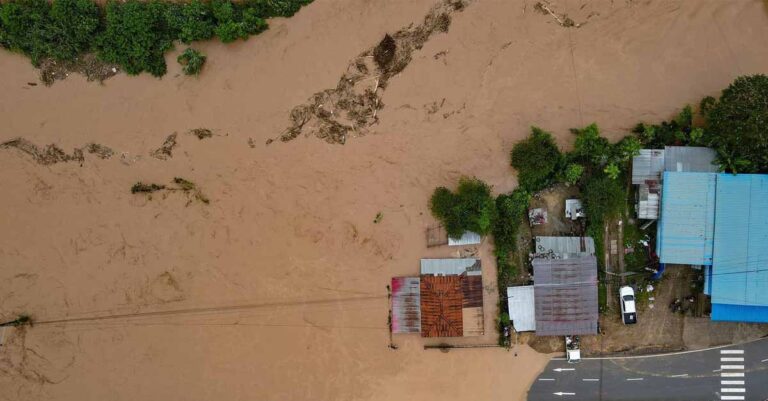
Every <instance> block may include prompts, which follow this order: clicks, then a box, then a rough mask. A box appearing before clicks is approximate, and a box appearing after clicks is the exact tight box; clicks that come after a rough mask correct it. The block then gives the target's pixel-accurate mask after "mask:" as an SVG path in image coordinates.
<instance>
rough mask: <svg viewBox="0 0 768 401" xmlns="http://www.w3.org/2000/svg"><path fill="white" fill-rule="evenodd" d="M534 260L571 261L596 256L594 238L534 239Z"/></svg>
mask: <svg viewBox="0 0 768 401" xmlns="http://www.w3.org/2000/svg"><path fill="white" fill-rule="evenodd" d="M533 241H534V247H535V249H534V254H533V257H534V258H550V259H569V258H577V257H582V256H594V255H595V240H594V239H592V237H543V236H541V237H534V239H533Z"/></svg>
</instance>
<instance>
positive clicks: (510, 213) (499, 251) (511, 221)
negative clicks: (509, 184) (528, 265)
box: [493, 188, 531, 278]
mask: <svg viewBox="0 0 768 401" xmlns="http://www.w3.org/2000/svg"><path fill="white" fill-rule="evenodd" d="M530 200H531V195H530V194H529V193H528V192H526V191H525V190H524V189H522V188H517V189H515V190H514V191H512V193H510V194H509V195H507V194H504V195H499V196H498V197H497V198H496V221H495V223H494V224H493V244H494V250H493V252H494V255H495V256H496V265H497V267H498V269H499V274H500V275H501V274H502V272H504V273H505V274H507V275H508V276H509V277H504V278H511V277H512V276H514V274H515V267H514V266H513V265H512V264H511V263H510V261H509V254H510V253H511V252H513V251H514V249H515V245H516V243H517V233H518V232H519V230H520V224H521V223H522V221H523V217H524V216H525V215H526V212H527V211H528V204H529V202H530Z"/></svg>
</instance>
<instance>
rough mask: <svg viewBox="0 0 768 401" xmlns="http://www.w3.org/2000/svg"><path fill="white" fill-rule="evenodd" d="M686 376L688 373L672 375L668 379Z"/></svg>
mask: <svg viewBox="0 0 768 401" xmlns="http://www.w3.org/2000/svg"><path fill="white" fill-rule="evenodd" d="M686 376H688V373H683V374H682V375H674V376H669V377H686Z"/></svg>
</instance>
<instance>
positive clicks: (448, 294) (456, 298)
mask: <svg viewBox="0 0 768 401" xmlns="http://www.w3.org/2000/svg"><path fill="white" fill-rule="evenodd" d="M461 279H462V278H461V276H457V275H449V276H430V275H425V276H421V285H420V286H421V336H422V337H461V336H462V335H463V334H464V327H463V323H462V322H463V318H462V315H463V312H462V304H463V299H464V296H463V293H462V283H461Z"/></svg>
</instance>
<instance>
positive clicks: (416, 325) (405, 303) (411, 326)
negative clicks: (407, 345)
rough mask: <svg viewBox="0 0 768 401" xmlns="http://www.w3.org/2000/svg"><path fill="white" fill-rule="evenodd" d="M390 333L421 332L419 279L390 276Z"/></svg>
mask: <svg viewBox="0 0 768 401" xmlns="http://www.w3.org/2000/svg"><path fill="white" fill-rule="evenodd" d="M391 290H392V333H395V334H400V333H419V332H421V280H420V279H419V277H392V287H391Z"/></svg>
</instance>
